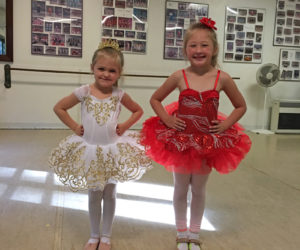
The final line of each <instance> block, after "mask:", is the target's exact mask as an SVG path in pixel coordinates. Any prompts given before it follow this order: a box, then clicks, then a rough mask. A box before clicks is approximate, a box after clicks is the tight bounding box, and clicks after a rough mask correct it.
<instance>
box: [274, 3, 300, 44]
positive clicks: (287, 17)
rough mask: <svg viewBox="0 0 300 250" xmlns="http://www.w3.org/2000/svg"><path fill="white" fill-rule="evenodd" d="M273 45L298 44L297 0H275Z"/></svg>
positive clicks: (299, 13)
mask: <svg viewBox="0 0 300 250" xmlns="http://www.w3.org/2000/svg"><path fill="white" fill-rule="evenodd" d="M273 45H275V46H286V47H299V46H300V1H299V0H277V6H276V12H275V30H274V38H273Z"/></svg>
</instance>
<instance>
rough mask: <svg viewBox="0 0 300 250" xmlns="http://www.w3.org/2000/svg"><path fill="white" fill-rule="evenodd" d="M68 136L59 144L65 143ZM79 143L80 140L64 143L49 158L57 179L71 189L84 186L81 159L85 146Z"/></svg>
mask: <svg viewBox="0 0 300 250" xmlns="http://www.w3.org/2000/svg"><path fill="white" fill-rule="evenodd" d="M69 137H70V136H69ZM69 137H67V138H65V139H64V140H63V141H62V142H61V144H65V142H66V141H67V139H68V138H69ZM80 144H82V142H72V143H66V144H65V145H64V147H63V148H62V147H57V148H55V149H54V150H53V151H52V153H51V155H50V158H49V164H50V166H51V167H52V168H54V171H55V173H56V174H57V175H58V177H59V180H60V181H61V182H62V183H63V184H65V185H69V186H70V188H71V190H73V191H76V190H78V189H83V188H85V187H86V179H85V167H84V161H83V160H81V158H82V156H83V154H84V152H85V146H82V147H80Z"/></svg>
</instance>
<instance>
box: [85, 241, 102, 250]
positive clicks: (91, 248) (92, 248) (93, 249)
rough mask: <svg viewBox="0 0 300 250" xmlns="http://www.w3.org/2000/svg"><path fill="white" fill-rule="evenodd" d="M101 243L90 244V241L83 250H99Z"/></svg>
mask: <svg viewBox="0 0 300 250" xmlns="http://www.w3.org/2000/svg"><path fill="white" fill-rule="evenodd" d="M98 245H99V241H98V242H96V243H90V242H89V241H88V242H87V243H86V244H85V245H84V248H83V250H97V247H98Z"/></svg>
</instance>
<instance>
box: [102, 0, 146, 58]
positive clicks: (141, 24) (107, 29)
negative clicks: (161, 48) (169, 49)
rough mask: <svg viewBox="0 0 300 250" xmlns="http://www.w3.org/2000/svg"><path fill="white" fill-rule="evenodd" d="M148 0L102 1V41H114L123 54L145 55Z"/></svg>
mask: <svg viewBox="0 0 300 250" xmlns="http://www.w3.org/2000/svg"><path fill="white" fill-rule="evenodd" d="M148 1H149V0H102V22H101V30H102V41H103V40H107V39H112V40H116V41H117V42H118V44H119V47H120V49H121V50H122V51H123V52H124V53H133V54H146V48H147V29H148Z"/></svg>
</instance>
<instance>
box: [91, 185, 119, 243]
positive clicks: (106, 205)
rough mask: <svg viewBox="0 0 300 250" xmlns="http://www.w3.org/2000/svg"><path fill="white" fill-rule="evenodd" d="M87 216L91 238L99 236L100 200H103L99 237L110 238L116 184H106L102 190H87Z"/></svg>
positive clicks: (114, 207)
mask: <svg viewBox="0 0 300 250" xmlns="http://www.w3.org/2000/svg"><path fill="white" fill-rule="evenodd" d="M88 197H89V217H90V227H91V238H96V239H97V238H99V236H100V221H101V214H102V209H101V201H102V200H103V219H102V233H101V238H103V237H104V238H110V236H111V233H112V224H113V220H114V217H115V209H116V184H107V185H106V186H105V188H104V190H103V191H100V190H97V191H93V190H89V191H88Z"/></svg>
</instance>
